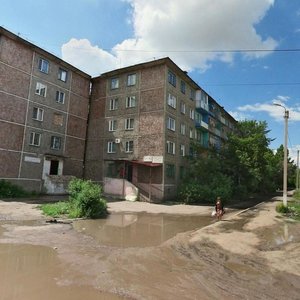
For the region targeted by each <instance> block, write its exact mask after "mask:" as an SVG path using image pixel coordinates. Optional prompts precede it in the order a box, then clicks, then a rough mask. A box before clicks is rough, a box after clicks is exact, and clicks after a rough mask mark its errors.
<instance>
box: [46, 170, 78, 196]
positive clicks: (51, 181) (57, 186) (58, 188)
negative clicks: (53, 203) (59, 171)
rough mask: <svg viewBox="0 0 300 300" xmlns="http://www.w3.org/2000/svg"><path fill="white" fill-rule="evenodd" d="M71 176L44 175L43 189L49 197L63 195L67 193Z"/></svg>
mask: <svg viewBox="0 0 300 300" xmlns="http://www.w3.org/2000/svg"><path fill="white" fill-rule="evenodd" d="M73 178H74V177H73V176H60V175H46V176H45V180H44V189H45V190H46V191H45V192H46V194H49V195H63V194H67V193H68V185H69V182H70V181H71V180H72V179H73Z"/></svg>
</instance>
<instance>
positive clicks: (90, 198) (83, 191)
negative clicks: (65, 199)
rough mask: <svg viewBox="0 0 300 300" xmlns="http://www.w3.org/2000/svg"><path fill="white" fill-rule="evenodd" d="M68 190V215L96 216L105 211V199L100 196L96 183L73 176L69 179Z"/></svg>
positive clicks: (101, 214)
mask: <svg viewBox="0 0 300 300" xmlns="http://www.w3.org/2000/svg"><path fill="white" fill-rule="evenodd" d="M68 191H69V193H70V197H69V200H70V211H69V215H70V217H73V218H80V217H84V218H97V217H101V216H103V215H105V214H106V213H107V210H106V209H107V205H106V201H105V200H104V199H102V198H101V196H102V189H101V187H100V186H99V185H98V184H95V183H92V182H91V181H90V180H82V179H77V178H75V179H73V180H71V181H70V183H69V186H68Z"/></svg>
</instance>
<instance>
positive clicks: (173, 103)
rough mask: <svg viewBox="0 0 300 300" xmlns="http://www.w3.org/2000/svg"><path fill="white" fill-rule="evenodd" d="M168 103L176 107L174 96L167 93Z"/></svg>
mask: <svg viewBox="0 0 300 300" xmlns="http://www.w3.org/2000/svg"><path fill="white" fill-rule="evenodd" d="M168 105H169V106H171V107H173V108H175V109H176V97H175V96H174V95H172V94H170V93H169V94H168Z"/></svg>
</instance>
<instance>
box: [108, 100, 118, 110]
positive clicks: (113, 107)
mask: <svg viewBox="0 0 300 300" xmlns="http://www.w3.org/2000/svg"><path fill="white" fill-rule="evenodd" d="M118 104H119V99H118V98H113V99H110V100H109V110H117V109H118Z"/></svg>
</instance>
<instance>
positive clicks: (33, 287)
mask: <svg viewBox="0 0 300 300" xmlns="http://www.w3.org/2000/svg"><path fill="white" fill-rule="evenodd" d="M0 270H1V273H0V300H21V299H22V300H48V299H49V300H50V299H51V300H53V299H55V300H69V299H70V300H71V299H72V300H82V299H91V300H94V299H95V300H96V299H97V300H98V299H99V300H102V299H112V300H117V299H122V298H120V297H118V296H116V295H114V294H107V293H102V292H100V291H98V290H95V289H93V288H92V287H89V286H78V285H72V283H71V282H68V281H66V279H65V278H64V266H63V265H62V263H61V262H60V260H59V259H58V258H57V255H56V252H55V250H53V249H51V248H49V247H42V246H31V245H12V244H9V245H7V244H0Z"/></svg>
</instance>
